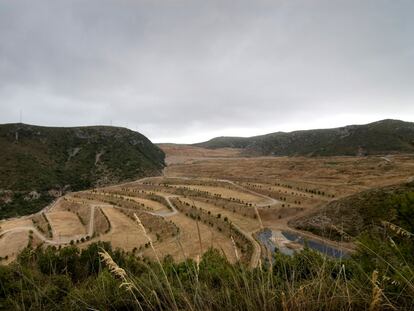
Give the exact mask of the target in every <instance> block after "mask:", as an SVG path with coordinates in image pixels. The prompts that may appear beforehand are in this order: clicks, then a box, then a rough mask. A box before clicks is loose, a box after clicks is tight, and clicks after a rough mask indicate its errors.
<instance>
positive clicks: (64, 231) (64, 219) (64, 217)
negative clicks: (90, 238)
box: [47, 211, 86, 238]
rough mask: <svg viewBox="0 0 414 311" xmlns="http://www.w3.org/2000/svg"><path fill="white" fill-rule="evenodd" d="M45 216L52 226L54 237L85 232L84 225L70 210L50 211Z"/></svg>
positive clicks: (83, 233)
mask: <svg viewBox="0 0 414 311" xmlns="http://www.w3.org/2000/svg"><path fill="white" fill-rule="evenodd" d="M47 218H48V220H49V222H50V225H51V226H52V232H53V237H55V238H60V237H71V236H76V235H80V236H81V235H85V234H86V230H85V227H84V226H83V225H82V223H81V222H80V220H79V218H78V216H77V215H76V214H74V213H72V212H66V211H61V212H59V211H56V212H51V213H48V214H47Z"/></svg>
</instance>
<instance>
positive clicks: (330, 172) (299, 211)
mask: <svg viewBox="0 0 414 311" xmlns="http://www.w3.org/2000/svg"><path fill="white" fill-rule="evenodd" d="M161 147H162V148H163V149H164V151H166V153H167V163H168V164H169V165H168V167H167V168H166V169H165V172H164V176H160V177H154V178H146V179H144V180H141V181H135V182H131V183H126V184H123V185H114V186H111V187H106V188H102V189H96V190H95V191H84V192H79V193H72V194H69V195H66V196H65V197H64V199H61V200H59V201H58V202H57V203H56V204H55V205H54V206H53V208H52V209H51V210H45V215H46V216H47V219H48V220H49V223H50V226H51V229H52V230H51V231H52V232H53V237H49V236H47V234H46V233H44V236H43V238H42V232H38V233H39V235H40V237H39V236H38V234H37V233H36V234H35V235H34V239H33V243H35V244H36V243H37V244H39V243H41V242H42V240H43V241H45V243H44V244H45V245H48V244H54V245H61V244H62V245H66V244H68V243H69V241H70V240H73V241H74V243H76V244H78V245H79V246H80V247H84V246H86V245H88V244H90V243H92V242H95V241H98V240H101V241H108V242H111V243H112V245H113V247H114V248H117V247H119V248H122V249H124V250H126V251H133V252H134V253H135V254H136V255H137V256H150V257H152V256H154V253H153V250H152V249H151V248H150V247H149V245H148V244H147V243H148V239H147V237H146V236H145V235H144V234H143V231H142V229H141V228H140V227H139V226H138V224H137V222H136V221H135V220H134V216H133V214H134V213H137V214H138V215H139V217H140V218H141V221H142V223H143V224H144V225H145V227H146V230H147V232H148V235H149V236H150V237H151V239H152V240H153V241H154V246H155V249H156V252H157V254H158V255H159V256H160V257H163V256H165V255H167V254H169V255H172V256H173V257H174V258H175V259H176V260H183V259H184V258H188V257H190V258H196V257H197V256H198V255H200V254H201V252H202V251H205V250H207V249H208V248H209V247H215V248H217V249H220V250H222V251H223V253H224V254H225V255H226V257H227V258H228V259H229V260H230V261H232V262H234V261H235V260H236V257H235V248H234V244H233V242H232V240H231V237H233V238H234V240H235V241H236V242H235V244H236V248H237V250H238V252H239V254H240V253H242V251H243V252H244V257H243V260H245V261H246V262H249V263H250V264H251V265H252V266H255V265H257V263H258V260H259V258H260V256H265V254H263V253H261V249H263V248H261V245H260V244H259V243H258V242H257V241H256V240H255V234H256V233H257V232H258V231H259V230H261V229H262V228H270V229H274V230H289V229H290V230H294V229H293V228H290V227H289V225H288V222H289V220H291V219H293V218H295V217H298V216H303V215H306V213H309V212H312V211H314V210H315V209H318V208H320V207H322V206H324V205H325V204H327V203H328V202H330V201H332V200H336V199H338V198H340V197H344V196H348V195H350V194H353V193H356V192H359V191H363V190H365V189H369V188H372V187H379V186H385V185H389V184H396V183H401V182H405V181H407V180H408V179H410V178H412V177H413V176H414V156H413V155H392V156H387V160H385V159H384V158H383V157H379V156H378V157H374V156H372V157H318V158H306V157H256V158H254V157H250V158H247V157H242V154H241V152H240V150H237V149H217V150H207V149H203V148H196V147H189V146H180V145H161ZM177 204H178V205H177ZM39 215H40V214H37V215H33V216H32V217H30V216H29V217H22V218H20V219H10V220H6V221H2V222H0V256H2V257H4V256H6V255H8V256H9V257H13V256H15V254H17V253H18V252H19V251H20V250H21V249H22V248H24V247H25V246H26V245H27V244H28V241H29V240H28V239H29V238H28V236H29V230H35V229H36V227H35V224H36V223H37V222H32V219H31V218H34V219H39V217H40V216H39ZM91 216H93V219H92V220H93V221H92V222H91V219H90V217H91ZM197 223H198V229H199V231H200V237H201V247H200V238H199V234H198V229H197ZM45 225H46V226H47V223H43V222H42V223H39V222H38V225H37V226H38V227H40V226H41V228H42V230H44V229H45V228H46V227H45ZM91 225H92V226H91ZM9 230H12V231H9ZM226 230H227V231H226ZM37 231H39V230H37ZM2 232H3V234H2ZM89 234H90V237H89V236H88V235H89ZM301 234H303V235H304V236H307V237H311V238H315V239H319V240H321V238H320V237H316V236H313V235H312V234H311V233H308V232H301ZM62 237H63V238H62ZM326 243H331V242H330V241H327V240H326ZM340 246H341V245H340ZM343 247H344V248H345V247H347V248H348V249H349V248H352V245H349V243H348V244H343ZM246 256H247V257H248V256H250V259H248V258H247V257H246ZM3 262H4V261H3Z"/></svg>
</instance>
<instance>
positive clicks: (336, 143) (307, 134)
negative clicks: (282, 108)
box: [193, 119, 414, 156]
mask: <svg viewBox="0 0 414 311" xmlns="http://www.w3.org/2000/svg"><path fill="white" fill-rule="evenodd" d="M193 146H197V147H204V148H208V149H218V148H240V149H244V151H245V154H246V155H276V156H278V155H280V156H295V155H305V156H333V155H369V154H386V153H395V152H397V153H398V152H414V123H412V122H404V121H400V120H393V119H385V120H380V121H376V122H372V123H368V124H363V125H347V126H343V127H337V128H330V129H314V130H298V131H292V132H280V131H279V132H275V133H269V134H265V135H258V136H252V137H226V136H222V137H216V138H213V139H211V140H208V141H206V142H202V143H197V144H193Z"/></svg>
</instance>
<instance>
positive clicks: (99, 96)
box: [0, 0, 414, 142]
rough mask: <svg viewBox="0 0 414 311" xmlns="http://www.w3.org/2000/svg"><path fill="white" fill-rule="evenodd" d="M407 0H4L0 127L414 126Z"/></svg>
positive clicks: (196, 131) (178, 136)
mask: <svg viewBox="0 0 414 311" xmlns="http://www.w3.org/2000/svg"><path fill="white" fill-rule="evenodd" d="M412 12H414V2H413V1H409V0H398V1H391V0H366V1H360V0H342V1H336V0H325V1H322V0H313V1H307V0H303V1H297V0H275V1H243V0H241V1H230V0H228V1H226V0H224V1H223V0H217V1H157V0H148V1H132V0H131V1H127V0H112V1H107V0H88V1H82V0H72V1H56V0H50V1H43V0H39V1H30V0H28V1H20V0H14V1H7V0H0V122H2V123H5V122H18V120H19V111H20V110H22V113H23V122H25V123H34V124H42V125H60V126H72V125H91V124H111V122H112V124H113V125H119V126H127V127H129V128H132V129H134V130H138V131H140V132H142V133H143V134H145V135H147V136H149V138H151V139H152V140H153V141H156V142H160V141H171V142H193V141H194V142H195V141H199V140H203V139H207V138H210V137H212V136H216V135H241V136H246V135H255V134H259V133H266V132H271V131H277V130H294V129H304V128H313V127H329V126H337V125H345V124H349V123H364V122H369V121H374V120H377V119H381V118H399V119H403V120H407V121H414V101H413V99H414V88H413V87H412V86H413V85H414V19H413V18H412Z"/></svg>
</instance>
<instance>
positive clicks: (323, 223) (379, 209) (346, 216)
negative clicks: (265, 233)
mask: <svg viewBox="0 0 414 311" xmlns="http://www.w3.org/2000/svg"><path fill="white" fill-rule="evenodd" d="M413 217H414V182H413V181H411V182H408V183H405V184H401V185H394V186H387V187H382V188H376V189H370V190H366V191H363V192H360V193H357V194H354V195H351V196H349V197H345V198H342V199H339V200H335V201H332V202H330V203H328V204H327V205H326V206H325V207H323V208H321V209H320V210H318V211H315V212H313V213H311V214H309V215H307V216H304V217H301V218H298V219H295V220H292V221H290V222H289V224H290V225H291V226H293V227H296V228H298V229H302V230H306V231H310V232H313V233H316V234H319V235H322V236H326V237H328V238H331V239H337V240H339V239H344V238H347V237H348V238H349V237H350V238H354V237H357V236H358V235H359V234H361V233H362V232H364V231H365V230H367V229H369V228H370V227H371V226H373V225H381V223H382V221H387V222H390V223H393V224H396V225H398V226H401V227H403V228H413V227H414V218H413ZM341 232H345V233H346V235H343V234H341Z"/></svg>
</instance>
